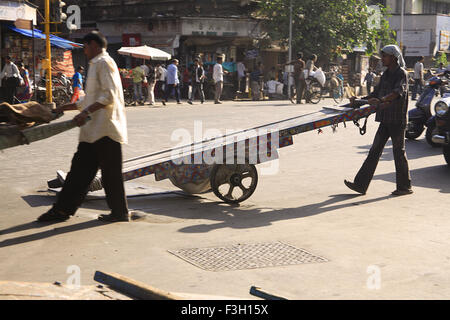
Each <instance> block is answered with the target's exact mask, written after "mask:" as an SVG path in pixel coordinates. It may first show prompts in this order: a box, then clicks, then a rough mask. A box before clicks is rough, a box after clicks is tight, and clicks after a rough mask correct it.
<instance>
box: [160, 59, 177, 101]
mask: <svg viewBox="0 0 450 320" xmlns="http://www.w3.org/2000/svg"><path fill="white" fill-rule="evenodd" d="M178 63H179V62H178V60H177V59H173V60H172V63H171V64H170V65H169V66H168V67H167V78H166V84H167V85H166V92H165V97H164V98H163V100H162V103H163V105H166V102H167V100H169V96H170V93H171V92H172V90H175V99H177V103H178V104H181V102H180V92H179V90H178V86H179V84H180V80H179V78H178V67H177V66H178Z"/></svg>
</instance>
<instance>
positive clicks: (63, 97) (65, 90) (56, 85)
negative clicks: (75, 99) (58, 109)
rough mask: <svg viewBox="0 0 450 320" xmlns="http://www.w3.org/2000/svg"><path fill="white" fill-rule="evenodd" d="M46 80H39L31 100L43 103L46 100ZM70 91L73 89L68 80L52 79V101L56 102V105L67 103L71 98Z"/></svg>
mask: <svg viewBox="0 0 450 320" xmlns="http://www.w3.org/2000/svg"><path fill="white" fill-rule="evenodd" d="M46 81H47V80H45V79H41V81H39V82H38V83H37V86H36V90H35V91H34V96H33V97H32V100H36V101H37V102H39V103H44V102H45V101H46V100H47V89H46ZM72 93H73V91H72V86H71V84H70V82H65V81H63V80H61V79H58V78H53V79H52V96H53V102H54V103H56V105H57V106H59V105H64V104H66V103H69V102H70V99H71V98H72Z"/></svg>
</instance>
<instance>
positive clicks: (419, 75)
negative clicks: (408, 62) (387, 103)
mask: <svg viewBox="0 0 450 320" xmlns="http://www.w3.org/2000/svg"><path fill="white" fill-rule="evenodd" d="M423 61H424V57H423V56H421V57H419V60H417V62H416V64H415V65H414V86H413V89H412V100H416V96H417V94H419V95H420V94H422V89H423Z"/></svg>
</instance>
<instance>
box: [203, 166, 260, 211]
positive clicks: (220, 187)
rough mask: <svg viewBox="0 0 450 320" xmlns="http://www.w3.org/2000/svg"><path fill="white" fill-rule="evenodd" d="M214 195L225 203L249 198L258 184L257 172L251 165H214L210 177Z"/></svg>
mask: <svg viewBox="0 0 450 320" xmlns="http://www.w3.org/2000/svg"><path fill="white" fill-rule="evenodd" d="M210 181H211V188H212V190H213V192H214V194H215V195H216V196H217V197H218V198H219V199H221V200H223V201H225V202H227V203H239V202H242V201H244V200H247V199H248V198H250V196H251V195H252V194H253V192H255V189H256V185H257V184H258V172H257V171H256V167H255V166H254V165H252V164H232V165H225V164H221V165H215V166H214V167H213V169H212V171H211V175H210Z"/></svg>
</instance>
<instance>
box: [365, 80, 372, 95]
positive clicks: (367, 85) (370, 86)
mask: <svg viewBox="0 0 450 320" xmlns="http://www.w3.org/2000/svg"><path fill="white" fill-rule="evenodd" d="M366 88H367V94H368V95H369V94H370V92H371V91H372V82H368V81H367V82H366Z"/></svg>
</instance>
